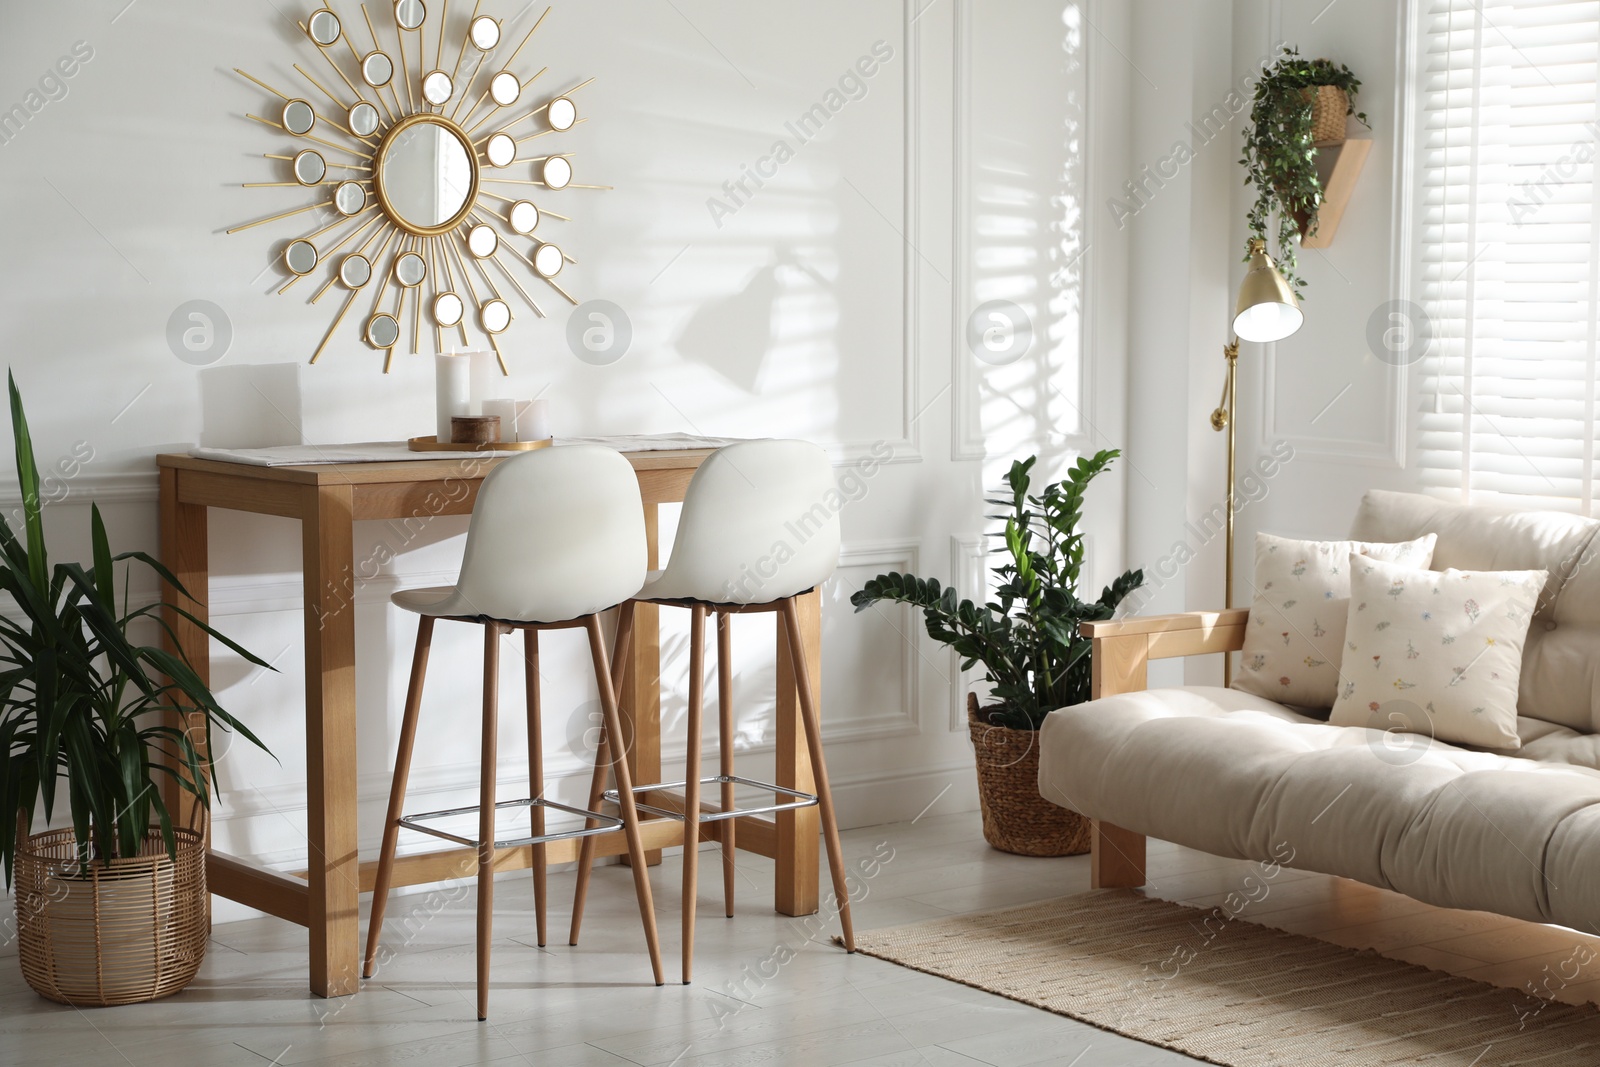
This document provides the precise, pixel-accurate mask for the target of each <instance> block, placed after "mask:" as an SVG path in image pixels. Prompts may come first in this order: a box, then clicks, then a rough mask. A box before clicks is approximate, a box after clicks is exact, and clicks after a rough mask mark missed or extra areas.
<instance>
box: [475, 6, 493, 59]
mask: <svg viewBox="0 0 1600 1067" xmlns="http://www.w3.org/2000/svg"><path fill="white" fill-rule="evenodd" d="M499 43H500V24H499V23H498V22H496V21H495V20H494V19H492V18H490V17H489V16H488V15H480V16H478V17H477V18H475V19H473V20H472V47H474V48H476V49H477V50H478V51H480V52H487V51H489V50H490V49H492V48H494V46H495V45H497V44H499Z"/></svg>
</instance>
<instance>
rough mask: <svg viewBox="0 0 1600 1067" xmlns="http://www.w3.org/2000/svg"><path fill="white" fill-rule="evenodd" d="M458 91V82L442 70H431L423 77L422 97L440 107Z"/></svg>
mask: <svg viewBox="0 0 1600 1067" xmlns="http://www.w3.org/2000/svg"><path fill="white" fill-rule="evenodd" d="M455 92H456V83H455V82H454V81H453V80H452V79H451V77H450V75H448V74H446V73H445V72H444V71H442V70H434V71H429V72H428V76H427V77H426V78H423V79H422V99H424V100H426V101H427V102H428V103H430V104H432V105H433V106H434V107H438V106H439V105H440V104H444V103H447V102H448V101H449V100H450V98H451V97H452V96H454V95H455Z"/></svg>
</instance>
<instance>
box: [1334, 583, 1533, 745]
mask: <svg viewBox="0 0 1600 1067" xmlns="http://www.w3.org/2000/svg"><path fill="white" fill-rule="evenodd" d="M1350 566H1351V571H1352V573H1351V578H1350V616H1349V621H1348V623H1347V625H1346V628H1345V646H1344V647H1345V657H1344V670H1343V671H1342V672H1341V673H1342V678H1341V681H1340V686H1339V699H1338V701H1337V702H1336V703H1335V704H1334V705H1333V714H1332V715H1331V716H1330V717H1329V719H1328V721H1329V722H1331V723H1333V724H1334V725H1335V726H1366V727H1373V728H1376V729H1388V727H1389V726H1390V725H1391V724H1393V723H1396V722H1405V723H1411V724H1420V723H1422V722H1423V721H1424V720H1425V721H1426V722H1427V723H1428V724H1429V726H1430V727H1431V729H1432V733H1433V736H1434V737H1436V738H1438V739H1439V740H1441V741H1456V742H1460V743H1461V744H1466V745H1479V746H1481V747H1483V748H1520V747H1521V746H1522V741H1521V739H1520V738H1519V737H1518V736H1517V684H1518V682H1519V681H1520V680H1521V677H1522V646H1523V643H1524V642H1525V641H1526V640H1527V637H1528V624H1529V623H1531V622H1532V621H1533V613H1534V609H1535V608H1536V607H1537V606H1538V603H1539V593H1540V591H1541V590H1542V589H1544V583H1545V579H1546V578H1547V577H1549V575H1548V573H1547V572H1545V571H1457V570H1448V571H1425V570H1415V569H1412V568H1409V567H1397V566H1394V565H1392V564H1388V563H1381V562H1379V561H1377V560H1373V559H1364V558H1362V557H1361V556H1354V555H1353V556H1351V557H1350ZM1423 713H1425V715H1424V714H1423ZM1412 732H1417V731H1416V730H1415V729H1413V731H1412Z"/></svg>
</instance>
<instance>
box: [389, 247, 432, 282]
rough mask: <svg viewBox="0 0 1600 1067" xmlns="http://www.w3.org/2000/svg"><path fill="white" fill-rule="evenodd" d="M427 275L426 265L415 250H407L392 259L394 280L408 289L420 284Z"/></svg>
mask: <svg viewBox="0 0 1600 1067" xmlns="http://www.w3.org/2000/svg"><path fill="white" fill-rule="evenodd" d="M427 276H428V265H427V264H426V263H424V262H423V261H422V257H421V256H419V255H417V254H416V253H415V252H407V253H405V254H404V255H402V256H401V257H400V258H399V259H397V260H395V261H394V280H395V281H397V282H399V283H400V284H401V285H403V286H405V287H406V288H407V289H410V288H411V287H412V286H415V285H421V284H422V280H423V279H424V278H426V277H427Z"/></svg>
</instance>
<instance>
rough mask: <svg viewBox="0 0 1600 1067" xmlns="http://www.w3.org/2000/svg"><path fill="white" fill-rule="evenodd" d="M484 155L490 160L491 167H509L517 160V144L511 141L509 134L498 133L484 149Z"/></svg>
mask: <svg viewBox="0 0 1600 1067" xmlns="http://www.w3.org/2000/svg"><path fill="white" fill-rule="evenodd" d="M483 154H484V155H485V156H487V157H488V159H489V166H491V167H509V166H511V163H512V161H513V160H515V159H516V158H517V142H515V141H513V140H512V139H511V135H510V134H509V133H497V134H495V135H494V136H493V137H491V138H489V144H488V146H487V147H485V148H484V150H483Z"/></svg>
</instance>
